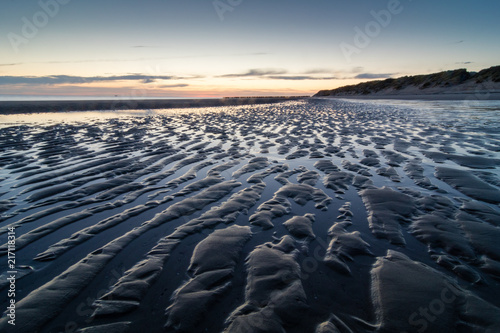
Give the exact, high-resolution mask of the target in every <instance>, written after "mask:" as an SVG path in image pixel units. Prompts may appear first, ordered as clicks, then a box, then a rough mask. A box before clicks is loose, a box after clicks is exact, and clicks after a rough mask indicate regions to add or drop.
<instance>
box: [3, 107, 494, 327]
mask: <svg viewBox="0 0 500 333" xmlns="http://www.w3.org/2000/svg"><path fill="white" fill-rule="evenodd" d="M261 101H263V100H261ZM219 102H221V101H218V102H215V101H214V103H219ZM235 102H243V101H235ZM273 102H274V103H273V104H261V105H246V106H243V105H239V106H228V105H225V104H224V106H219V107H210V108H195V109H192V110H184V111H183V112H177V111H175V110H162V111H158V112H154V113H149V114H148V113H143V114H141V115H140V116H138V115H134V114H133V113H131V114H127V113H122V114H118V113H117V114H111V115H110V114H109V113H107V114H106V116H105V117H104V116H102V114H101V116H102V117H100V116H99V114H94V113H92V114H88V115H86V116H85V117H86V118H82V119H79V120H71V119H69V118H68V119H66V118H65V117H64V116H65V115H67V114H66V113H61V116H62V117H61V118H60V120H57V119H58V118H51V120H50V121H49V120H44V119H43V118H40V117H38V118H36V119H35V118H34V117H33V115H26V116H19V115H12V116H11V118H9V117H8V116H4V117H6V118H5V119H7V120H6V122H8V123H5V124H3V126H2V128H0V165H1V170H0V211H1V212H2V215H1V217H0V238H1V239H2V242H0V255H1V258H0V260H4V262H5V263H6V262H7V255H8V251H9V247H8V244H7V241H6V240H7V233H8V231H9V228H12V227H15V233H16V249H15V254H16V265H15V266H16V267H15V268H16V271H17V273H16V274H15V275H16V296H15V300H16V326H12V325H10V324H9V323H8V320H10V319H9V318H8V317H6V316H5V314H4V315H3V316H2V318H1V319H0V331H1V332H43V333H59V332H83V333H90V332H92V333H96V332H105V333H111V332H290V333H299V332H300V333H302V332H318V333H326V332H336V333H339V332H340V333H347V332H438V333H445V332H499V331H500V242H499V241H498V240H499V239H500V207H499V203H500V173H499V168H500V134H499V132H498V127H499V126H500V124H499V119H500V118H499V115H498V112H499V111H498V110H497V109H495V108H494V107H491V106H489V107H484V108H482V109H481V112H477V111H475V110H472V109H469V107H468V106H463V105H462V107H458V106H457V108H455V109H454V110H453V111H451V112H449V111H446V110H447V109H446V108H445V109H444V111H443V109H439V110H431V109H428V108H426V109H411V108H404V107H402V106H394V105H393V106H390V105H383V104H380V103H364V102H359V101H358V102H348V101H342V100H335V99H305V100H296V101H278V100H273ZM71 103H72V102H68V103H66V102H64V103H61V104H58V105H59V106H58V107H53V106H52V107H51V106H50V103H48V104H46V105H45V106H43V107H42V108H41V109H40V108H38V107H40V104H38V106H36V105H37V104H32V105H31V106H29V105H28V108H31V109H30V110H32V112H41V111H44V112H45V111H48V110H49V109H50V111H57V110H59V111H62V110H65V109H64V108H81V104H80V106H78V105H77V104H71ZM96 103H97V102H96ZM99 103H104V104H95V105H94V106H89V105H88V107H89V108H91V109H94V108H96V109H99V108H104V107H102V106H103V105H104V106H106V105H107V107H109V103H110V102H99ZM106 103H108V104H106ZM141 103H142V102H141ZM144 103H150V104H149V105H150V106H151V107H156V106H158V107H160V104H155V103H156V102H155V101H144ZM161 103H167V105H171V106H172V105H174V104H175V103H182V102H180V101H162V102H161ZM168 103H174V104H168ZM196 103H201V102H194V105H191V104H190V106H200V105H199V104H196ZM448 105H449V104H446V107H448ZM210 106H215V105H210ZM3 107H4V108H5V107H6V106H5V105H3ZM140 107H146V106H141V105H136V106H134V108H140ZM161 107H162V108H165V107H168V106H165V104H162V105H161ZM176 107H179V104H177V106H176ZM16 108H18V109H16V110H22V108H23V106H20V105H19V104H18V105H17V106H16ZM44 108H45V109H44ZM58 108H59V109H58ZM66 110H67V109H66ZM50 116H54V114H51V115H50ZM19 117H21V118H19ZM32 117H33V118H32ZM18 121H19V122H21V123H17V122H18ZM2 267H4V266H2ZM0 274H2V276H1V280H0V288H1V290H0V292H1V293H2V294H3V295H4V296H3V297H2V298H1V300H2V301H1V304H0V305H1V306H2V307H3V308H4V309H5V308H6V307H7V305H8V301H9V300H8V298H7V297H5V295H7V292H8V289H9V287H10V286H9V283H8V281H7V274H8V273H7V271H6V269H4V268H2V272H1V273H0Z"/></svg>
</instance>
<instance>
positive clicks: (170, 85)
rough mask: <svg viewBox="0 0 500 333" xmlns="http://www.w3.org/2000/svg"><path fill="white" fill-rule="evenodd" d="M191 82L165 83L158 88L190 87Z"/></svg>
mask: <svg viewBox="0 0 500 333" xmlns="http://www.w3.org/2000/svg"><path fill="white" fill-rule="evenodd" d="M188 86H189V84H185V83H179V84H163V85H161V86H158V88H184V87H188Z"/></svg>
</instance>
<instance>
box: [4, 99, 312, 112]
mask: <svg viewBox="0 0 500 333" xmlns="http://www.w3.org/2000/svg"><path fill="white" fill-rule="evenodd" d="M301 98H304V97H226V98H205V99H113V100H80V101H76V100H75V101H2V102H0V114H18V113H40V112H70V111H96V110H97V111H101V110H110V111H113V110H142V109H153V110H154V109H173V108H199V107H212V106H230V105H248V104H267V103H277V102H283V101H288V100H297V99H301Z"/></svg>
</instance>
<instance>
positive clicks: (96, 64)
mask: <svg viewBox="0 0 500 333" xmlns="http://www.w3.org/2000/svg"><path fill="white" fill-rule="evenodd" d="M374 13H375V14H374ZM498 13H500V2H498V1H489V0H488V1H481V2H472V1H449V0H442V1H431V0H413V1H411V0H401V1H398V0H363V1H362V0H358V1H344V0H342V1H341V0H321V1H310V2H305V1H295V0H287V1H281V0H274V1H272V0H267V1H264V0H217V1H211V0H146V1H132V0H121V1H118V0H100V1H96V0H86V1H84V0H39V1H34V0H24V1H15V0H5V1H2V2H1V3H0V22H1V23H0V27H1V34H0V94H4V95H12V94H27V95H120V96H132V97H142V96H166V97H168V96H175V97H184V96H185V97H207V96H214V97H215V96H233V95H275V94H279V95H281V94H285V95H303V94H312V93H314V92H316V91H317V90H320V89H331V88H335V87H339V86H343V85H346V84H352V83H357V82H361V81H364V80H366V79H380V78H385V77H396V76H402V75H412V74H420V73H431V72H437V71H441V70H449V69H456V68H467V69H469V70H471V71H477V70H480V69H483V68H487V67H491V66H494V65H498V62H497V61H498V60H497V59H498V54H500V34H499V32H500V22H499V21H500V20H498V18H497V16H498ZM376 16H378V20H377V17H376ZM33 28H34V29H33ZM360 31H361V33H360ZM360 35H363V36H360Z"/></svg>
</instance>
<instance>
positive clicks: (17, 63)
mask: <svg viewBox="0 0 500 333" xmlns="http://www.w3.org/2000/svg"><path fill="white" fill-rule="evenodd" d="M21 64H22V63H21V62H14V63H11V64H0V67H2V66H5V67H7V66H17V65H21Z"/></svg>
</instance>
